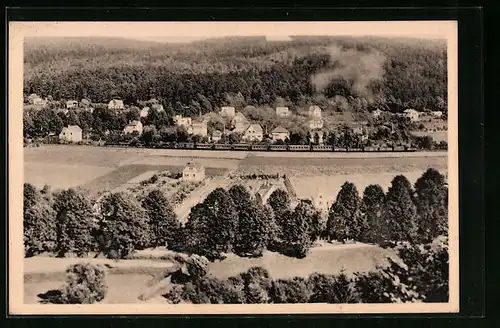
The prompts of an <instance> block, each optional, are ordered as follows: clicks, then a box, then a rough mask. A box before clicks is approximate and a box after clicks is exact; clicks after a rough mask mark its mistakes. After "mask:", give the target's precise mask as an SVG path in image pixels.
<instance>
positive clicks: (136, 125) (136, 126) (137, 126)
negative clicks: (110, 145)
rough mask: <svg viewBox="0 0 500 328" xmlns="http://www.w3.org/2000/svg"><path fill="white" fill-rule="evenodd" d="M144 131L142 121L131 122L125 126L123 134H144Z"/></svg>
mask: <svg viewBox="0 0 500 328" xmlns="http://www.w3.org/2000/svg"><path fill="white" fill-rule="evenodd" d="M142 130H143V127H142V123H141V121H131V122H129V123H128V124H127V125H126V126H125V128H124V129H123V133H125V134H128V133H134V132H137V133H138V134H142Z"/></svg>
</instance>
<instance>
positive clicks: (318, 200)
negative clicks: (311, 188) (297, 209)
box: [311, 193, 334, 212]
mask: <svg viewBox="0 0 500 328" xmlns="http://www.w3.org/2000/svg"><path fill="white" fill-rule="evenodd" d="M311 201H312V203H313V205H314V207H316V208H317V209H319V210H321V211H323V212H328V211H329V210H330V207H331V206H332V204H333V203H334V200H333V199H327V198H325V197H324V196H323V195H322V194H321V193H320V194H318V195H317V196H316V197H311Z"/></svg>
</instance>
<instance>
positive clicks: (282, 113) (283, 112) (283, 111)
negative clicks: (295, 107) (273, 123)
mask: <svg viewBox="0 0 500 328" xmlns="http://www.w3.org/2000/svg"><path fill="white" fill-rule="evenodd" d="M276 115H277V116H278V117H288V116H290V110H289V109H288V107H276Z"/></svg>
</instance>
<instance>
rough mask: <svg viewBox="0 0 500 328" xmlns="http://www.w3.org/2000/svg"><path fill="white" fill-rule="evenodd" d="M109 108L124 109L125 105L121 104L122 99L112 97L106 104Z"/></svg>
mask: <svg viewBox="0 0 500 328" xmlns="http://www.w3.org/2000/svg"><path fill="white" fill-rule="evenodd" d="M108 108H109V109H113V110H116V109H124V108H125V105H124V104H123V100H120V99H112V100H111V101H110V102H109V104H108Z"/></svg>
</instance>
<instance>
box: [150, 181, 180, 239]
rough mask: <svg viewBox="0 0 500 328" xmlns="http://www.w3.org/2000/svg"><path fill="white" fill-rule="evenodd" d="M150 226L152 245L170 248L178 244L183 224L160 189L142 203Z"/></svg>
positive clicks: (152, 192) (151, 193)
mask: <svg viewBox="0 0 500 328" xmlns="http://www.w3.org/2000/svg"><path fill="white" fill-rule="evenodd" d="M142 207H143V208H144V209H145V210H146V213H147V215H148V218H149V225H150V230H149V232H150V237H149V239H150V245H151V246H152V247H157V246H165V245H167V246H169V245H174V244H175V243H176V240H177V239H178V238H177V235H178V234H179V233H180V228H181V224H180V222H179V220H177V217H176V215H175V212H174V210H173V208H172V206H171V205H170V202H169V201H168V199H167V197H166V196H165V195H164V193H163V192H162V191H160V190H158V189H155V190H153V191H151V192H150V193H149V194H148V195H147V196H146V198H145V199H144V200H143V202H142Z"/></svg>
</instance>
